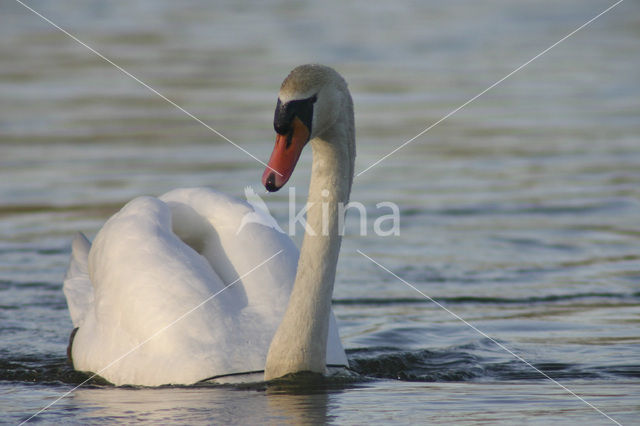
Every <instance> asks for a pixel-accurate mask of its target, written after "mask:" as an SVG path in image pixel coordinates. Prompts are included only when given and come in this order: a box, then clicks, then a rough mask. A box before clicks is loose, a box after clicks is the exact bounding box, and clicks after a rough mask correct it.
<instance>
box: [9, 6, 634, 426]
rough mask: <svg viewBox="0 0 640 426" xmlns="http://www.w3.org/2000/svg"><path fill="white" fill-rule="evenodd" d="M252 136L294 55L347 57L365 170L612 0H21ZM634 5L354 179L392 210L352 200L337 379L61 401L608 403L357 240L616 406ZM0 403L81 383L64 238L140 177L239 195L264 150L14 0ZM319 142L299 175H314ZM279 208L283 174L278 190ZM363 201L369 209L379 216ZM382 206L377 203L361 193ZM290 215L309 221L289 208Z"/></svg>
mask: <svg viewBox="0 0 640 426" xmlns="http://www.w3.org/2000/svg"><path fill="white" fill-rule="evenodd" d="M29 4H32V6H33V7H34V8H36V9H38V10H39V11H41V12H42V13H43V14H44V15H46V16H47V17H49V18H50V19H52V20H53V21H55V22H56V23H57V24H59V25H61V26H63V27H64V28H66V29H68V30H69V31H71V32H72V33H73V34H75V35H77V36H78V37H79V38H80V39H82V40H83V41H85V42H86V43H88V44H89V45H91V46H92V47H94V48H96V49H97V50H99V51H100V52H102V53H103V54H105V55H106V56H108V57H109V58H111V59H113V60H114V61H115V62H116V63H118V64H119V65H121V66H123V67H124V68H126V69H127V70H128V71H130V72H131V73H133V74H134V75H136V76H138V77H139V78H141V79H142V80H144V81H145V82H147V83H148V84H150V85H151V86H153V87H154V88H156V89H157V90H159V91H160V92H162V93H163V94H164V95H166V96H168V97H169V98H171V99H173V100H175V101H176V102H177V103H179V104H180V105H181V106H183V107H184V108H186V109H187V110H188V111H190V112H192V113H193V114H195V115H196V116H198V117H199V118H200V119H202V120H204V121H205V122H206V123H208V124H209V125H211V126H213V127H214V128H216V130H218V131H220V132H222V133H223V134H224V135H226V136H228V137H229V138H231V139H232V140H233V141H234V142H236V143H238V144H239V145H241V146H242V147H243V148H245V149H247V150H248V151H250V152H251V153H252V154H254V155H255V156H257V157H258V158H260V159H262V160H266V159H267V158H268V155H269V153H270V150H271V148H272V144H273V138H274V135H273V129H272V125H271V121H272V119H273V108H274V106H275V98H276V92H277V88H278V87H279V84H280V82H281V80H282V78H283V77H284V75H285V74H286V73H287V72H288V71H289V70H290V69H291V68H292V67H293V66H295V65H298V64H300V63H304V62H323V63H327V64H329V65H332V66H335V67H336V68H337V69H339V70H340V71H341V72H342V73H343V74H344V75H345V76H346V78H347V80H348V81H349V85H350V88H351V90H352V92H353V96H354V102H355V107H356V125H357V135H358V158H357V162H356V170H357V171H362V170H364V169H365V168H366V167H368V166H369V165H370V164H372V163H373V162H374V161H376V160H378V159H379V158H381V157H382V156H383V155H386V154H387V153H388V152H390V151H391V150H392V149H394V148H395V147H397V146H399V145H400V144H402V143H403V142H404V141H406V140H408V139H410V138H411V137H413V136H414V135H416V134H417V133H418V132H420V131H421V130H423V129H424V128H426V127H427V126H429V125H430V124H432V123H434V122H436V121H437V120H438V119H440V118H441V117H443V116H444V115H445V114H447V113H448V112H449V111H451V110H453V109H454V108H456V107H458V106H460V105H461V104H463V103H464V102H465V101H467V100H468V99H470V98H471V97H472V96H474V95H475V94H477V93H479V92H480V91H481V90H483V89H485V88H486V87H488V86H489V85H490V84H491V83H493V82H494V81H497V80H498V79H500V78H502V77H503V76H504V75H506V74H507V73H509V72H511V71H512V70H513V69H515V68H516V67H518V66H519V65H521V64H522V63H524V62H525V61H527V60H528V59H530V58H531V57H533V56H534V55H535V54H537V53H538V52H540V51H542V50H543V49H545V48H546V47H548V46H550V45H551V44H552V43H554V42H556V41H557V40H559V39H560V38H561V37H563V36H564V35H566V34H568V33H569V32H570V31H572V30H573V29H575V28H577V27H578V26H580V25H581V24H583V23H584V22H586V21H587V20H588V19H590V18H592V17H593V16H595V15H596V14H597V13H599V12H600V11H602V10H604V9H605V8H606V7H608V6H609V5H610V4H608V3H606V2H605V3H602V1H600V0H589V1H569V2H564V3H562V4H558V3H557V2H552V1H547V0H543V1H535V2H534V1H525V2H517V3H513V2H505V1H503V0H491V1H487V2H483V3H482V4H479V3H477V2H471V1H462V2H456V3H450V2H449V3H437V2H395V3H393V6H391V5H390V4H389V5H388V4H385V3H382V2H360V1H356V2H348V3H344V2H339V1H328V2H322V3H314V2H311V1H303V2H295V3H294V2H289V1H286V0H283V1H276V0H274V1H267V2H261V3H258V2H249V1H240V2H237V1H236V2H223V3H220V2H217V3H216V4H215V5H213V4H211V2H207V1H202V0H194V1H190V2H188V3H176V2H170V1H149V0H136V1H132V2H127V3H117V2H103V1H98V0H90V1H85V2H70V1H67V0H65V1H55V2H54V1H50V0H41V1H37V2H32V3H29ZM638 16H640V10H639V7H638V4H637V3H634V2H623V3H621V4H620V5H619V6H618V7H616V8H615V9H613V10H612V11H610V12H609V13H608V14H606V15H604V16H603V17H601V18H600V19H598V20H597V21H595V22H594V23H593V24H591V25H590V26H589V27H587V28H585V29H584V30H582V31H580V32H579V33H577V34H575V35H574V36H573V37H571V38H570V39H568V40H566V41H565V42H563V43H562V44H560V45H558V46H557V47H556V48H554V49H553V50H552V51H550V52H549V53H547V54H545V55H544V56H542V57H540V58H539V59H538V60H536V61H535V62H533V63H531V64H530V65H529V66H527V67H526V68H524V69H523V70H521V71H520V72H518V73H517V74H515V75H514V76H512V77H511V78H510V79H508V80H506V81H504V82H503V83H502V84H501V85H499V86H498V87H496V88H494V89H493V90H492V91H490V92H488V93H486V94H485V95H483V96H482V97H481V98H479V99H478V100H477V101H475V102H473V103H471V104H469V105H468V106H467V107H465V108H464V109H462V110H460V111H459V112H458V113H456V114H455V115H454V116H452V117H450V118H449V119H448V120H446V121H444V122H442V123H441V124H439V125H438V126H436V127H435V128H433V129H432V130H430V131H429V132H427V133H426V134H425V135H423V136H422V137H421V138H419V139H418V140H416V141H414V142H413V143H411V144H410V145H409V146H407V147H405V148H403V149H402V150H400V151H398V152H397V153H396V154H394V155H393V156H391V157H389V158H388V159H386V160H385V161H384V162H382V163H381V164H380V165H379V166H376V167H374V168H372V169H371V170H369V171H367V172H366V173H364V174H362V175H361V176H360V177H358V178H356V179H355V182H354V189H353V194H352V199H353V200H355V201H359V202H362V203H363V204H364V205H365V206H367V209H368V210H370V211H376V209H375V205H376V203H378V202H381V201H392V202H394V203H396V204H397V205H399V206H400V209H401V227H400V231H401V234H400V236H397V237H393V238H388V237H387V238H380V237H376V236H374V235H369V236H367V237H361V236H359V235H358V224H357V223H356V217H355V215H354V216H353V217H351V218H348V220H347V235H346V236H345V239H344V242H343V250H342V253H341V258H340V264H339V270H338V279H337V280H338V281H337V283H336V289H335V294H334V298H335V311H336V315H337V317H338V321H339V322H340V327H341V335H342V338H343V342H344V344H345V347H346V348H348V355H349V358H350V360H351V363H352V367H353V368H354V369H356V370H357V371H358V372H359V373H360V374H362V375H363V376H368V377H369V378H365V377H363V378H362V380H361V381H359V382H357V383H351V384H349V385H345V386H338V387H332V386H329V387H328V388H320V389H318V388H317V387H316V388H314V387H311V389H312V390H313V391H309V389H308V388H305V389H295V390H293V389H287V390H282V389H276V388H270V389H268V390H265V389H264V387H262V388H260V387H258V388H254V389H246V388H237V387H195V388H161V389H137V388H124V389H115V388H111V387H104V386H100V385H99V384H93V385H92V386H90V387H85V386H83V387H81V388H79V389H78V390H76V391H74V392H73V393H72V395H71V396H70V397H69V398H66V399H64V400H62V401H60V402H59V403H57V404H55V405H54V406H53V407H51V409H50V410H48V411H47V412H45V413H43V414H42V416H41V417H40V419H42V420H44V421H47V422H60V421H66V420H68V419H70V418H72V419H74V420H77V421H78V422H79V423H85V422H101V421H110V422H127V423H128V422H132V421H140V420H141V421H148V422H149V423H152V422H153V423H170V422H173V423H198V422H202V423H231V422H234V423H254V422H261V423H266V422H271V423H296V424H297V423H304V422H309V423H325V422H338V423H356V424H362V423H367V422H374V421H375V422H380V421H385V422H405V423H412V422H413V423H415V422H444V421H447V422H451V421H457V422H464V423H476V422H478V423H480V422H490V423H500V422H504V423H513V422H520V421H526V422H529V423H541V424H548V423H549V422H552V421H553V422H554V423H559V422H565V423H576V422H587V423H588V424H592V423H595V422H600V421H602V422H606V421H607V420H606V418H605V417H603V416H601V415H599V414H598V413H597V412H595V411H594V410H592V409H591V408H589V407H588V406H586V405H585V404H583V403H581V402H580V401H579V400H577V399H576V398H575V397H573V396H571V395H568V394H567V393H565V392H564V391H563V390H562V389H560V388H559V387H557V386H556V385H554V384H553V383H550V382H548V381H547V380H545V379H542V378H540V377H538V376H537V375H536V374H535V372H532V371H531V370H529V369H528V368H527V367H526V366H525V365H523V364H520V363H518V362H517V361H515V360H514V359H513V357H511V356H510V355H509V354H507V353H505V352H504V351H502V350H501V349H500V348H498V347H496V346H495V345H493V344H492V343H491V342H490V341H487V340H486V339H484V338H483V337H481V336H479V335H478V334H476V333H475V332H473V330H470V329H469V328H468V326H466V325H464V324H462V323H461V322H459V321H458V320H456V319H454V318H452V317H451V316H449V315H448V314H447V313H446V312H444V311H443V310H442V309H440V308H438V307H437V306H435V305H433V304H432V303H429V302H428V301H426V300H424V299H423V298H422V297H421V296H420V295H419V294H417V293H415V292H414V291H413V290H411V289H410V288H408V287H406V286H405V285H404V284H402V283H401V282H397V281H396V280H395V279H393V277H391V276H389V275H388V274H387V273H386V272H384V271H382V270H381V269H379V268H378V267H377V266H375V265H373V264H371V263H370V262H368V261H367V260H366V259H364V258H362V256H360V255H359V254H358V253H357V252H356V249H359V250H362V251H363V252H365V253H367V254H368V255H370V256H372V257H373V258H375V259H377V260H379V261H380V262H381V263H382V264H384V265H386V266H387V267H389V268H390V269H392V270H393V271H394V272H395V273H397V274H398V275H399V276H401V277H402V278H403V279H405V280H407V281H408V282H410V283H412V284H413V285H415V286H416V287H417V288H419V289H420V290H421V291H423V292H424V293H426V294H428V295H430V296H431V297H433V298H434V299H436V300H438V301H439V302H440V303H442V304H444V305H445V306H447V308H449V309H451V310H452V311H454V312H456V313H457V314H458V315H460V316H461V317H463V318H465V319H466V320H468V321H470V322H472V323H473V324H474V325H476V326H477V327H478V328H479V329H481V330H483V331H484V332H486V333H488V334H489V335H491V336H492V337H494V338H496V339H497V340H498V341H500V342H501V343H502V344H504V345H506V346H508V347H509V348H511V349H513V350H514V351H515V352H516V353H518V354H520V355H522V356H523V357H524V358H526V359H527V360H528V361H531V362H532V364H533V365H535V366H536V367H537V368H540V369H541V370H543V371H545V373H547V374H549V375H550V376H551V377H554V378H556V379H558V380H561V381H562V382H563V383H564V384H566V385H567V386H568V387H570V388H571V389H572V390H574V391H576V392H577V393H579V394H581V395H583V396H584V397H585V398H586V399H588V400H589V401H590V402H592V403H594V405H596V406H598V407H599V408H601V409H602V410H603V411H605V412H607V413H609V414H611V415H612V416H613V417H615V418H616V419H617V420H620V421H622V422H623V423H624V422H628V423H632V422H633V420H635V418H636V417H637V411H638V407H637V400H638V379H639V378H640V366H639V364H638V362H637V353H638V350H639V345H640V335H639V334H638V324H639V321H638V315H639V313H640V293H639V291H640V288H639V286H638V283H640V257H639V256H638V253H639V252H640V227H639V225H638V224H639V222H638V218H639V217H640V201H639V200H640V140H639V139H638V135H639V134H640V121H639V120H638V111H640V85H639V84H638V80H637V71H638V69H639V68H640V55H638V46H640V40H639V37H640V31H639V30H638V29H639V28H640V21H638V18H637V17H638ZM0 36H1V37H0V99H2V102H0V200H1V202H0V236H1V238H0V341H2V345H0V394H1V395H2V398H0V411H2V412H5V413H9V416H10V417H9V419H10V420H9V421H19V420H20V419H24V418H26V417H28V416H29V415H31V414H33V413H34V412H35V411H37V410H38V409H40V408H41V407H43V406H45V405H46V404H48V403H50V402H52V401H53V400H55V399H56V398H58V397H59V396H60V395H61V394H63V393H64V392H67V391H68V390H70V389H72V387H73V386H75V385H76V384H78V383H80V382H81V381H82V380H83V378H84V376H82V375H81V374H79V373H73V372H71V371H70V370H69V368H68V367H66V365H65V363H64V360H63V359H62V357H63V356H64V353H65V348H66V342H67V338H68V333H69V331H70V329H71V323H70V320H69V318H68V313H67V310H66V303H65V301H64V297H63V294H62V291H61V282H62V277H63V275H64V271H65V268H66V265H67V262H68V253H69V243H70V240H71V238H72V236H73V233H74V232H76V231H78V230H80V231H84V232H86V233H87V234H88V235H90V236H92V235H95V233H96V232H97V230H98V229H99V227H100V226H101V225H102V223H103V222H104V220H105V219H106V218H107V217H109V216H110V215H111V214H113V213H114V212H115V211H117V210H118V209H119V208H120V207H121V206H122V205H123V204H124V203H125V202H126V201H127V200H129V199H131V198H133V197H135V196H138V195H141V194H152V195H157V194H162V193H164V192H166V191H167V190H169V189H171V188H175V187H181V186H198V185H211V186H215V187H216V188H218V189H221V190H223V191H226V192H228V193H231V194H235V195H237V196H242V191H243V188H244V186H246V185H252V186H253V187H254V188H258V187H259V185H260V183H259V179H260V175H261V170H262V166H261V165H260V164H259V163H257V162H256V161H254V160H253V159H252V158H250V157H248V156H246V155H245V154H244V153H242V152H240V151H238V150H237V149H236V148H235V147H233V146H232V145H230V144H228V143H227V142H225V141H223V140H221V139H220V138H219V137H218V136H216V135H215V134H213V133H211V132H210V131H209V130H208V129H206V128H205V127H204V126H202V125H201V124H199V123H197V122H196V121H194V120H193V119H190V118H189V117H187V116H185V115H184V114H183V113H182V112H180V111H179V110H177V109H176V108H174V107H173V106H171V105H169V104H168V103H167V102H165V101H164V100H162V99H160V98H159V97H158V96H156V95H154V94H153V93H151V92H150V91H149V90H147V89H145V88H144V87H142V86H140V85H139V84H138V83H136V82H135V81H133V80H131V79H130V78H128V77H127V76H125V75H124V74H122V73H121V72H119V71H118V70H116V69H114V68H113V67H112V66H111V65H109V64H107V63H105V62H104V61H102V60H101V59H99V58H97V57H96V56H95V55H93V54H91V52H89V51H87V49H85V48H83V47H82V46H79V45H78V44H77V43H75V42H73V41H72V40H70V39H69V38H68V37H67V36H65V35H64V34H61V33H60V32H59V31H57V30H55V29H54V28H52V27H51V26H50V25H49V24H47V23H46V22H43V21H42V20H41V19H39V18H38V17H37V16H34V15H33V14H32V13H31V12H29V11H28V10H26V9H25V8H24V7H22V6H20V5H19V4H18V3H17V2H11V1H6V2H3V3H2V4H0ZM309 167H310V153H308V152H307V153H305V154H303V157H302V158H301V162H300V165H299V169H298V170H297V171H296V173H295V174H294V176H293V177H292V179H291V181H290V184H291V186H294V187H296V188H297V194H298V195H299V197H300V199H299V200H298V203H297V204H298V205H302V202H303V201H302V200H303V197H304V194H305V192H306V187H307V186H306V185H307V184H308V169H309ZM264 199H265V201H266V202H267V203H268V204H269V208H270V209H271V211H272V213H274V215H275V216H276V218H277V219H278V220H279V222H280V223H281V224H285V223H286V221H287V215H288V206H287V201H288V197H287V194H286V193H282V194H280V193H277V194H271V195H269V196H265V198H264ZM370 219H371V218H370ZM371 220H373V219H371ZM296 234H297V235H301V234H302V232H297V233H296Z"/></svg>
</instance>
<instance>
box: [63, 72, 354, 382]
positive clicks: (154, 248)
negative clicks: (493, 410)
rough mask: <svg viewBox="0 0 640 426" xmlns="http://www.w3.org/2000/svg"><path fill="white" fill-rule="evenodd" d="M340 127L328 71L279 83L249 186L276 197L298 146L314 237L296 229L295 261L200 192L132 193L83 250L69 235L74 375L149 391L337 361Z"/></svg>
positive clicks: (336, 81)
mask: <svg viewBox="0 0 640 426" xmlns="http://www.w3.org/2000/svg"><path fill="white" fill-rule="evenodd" d="M353 123H354V122H353V105H352V101H351V96H350V94H349V91H348V89H347V85H346V83H345V82H344V80H343V79H342V77H341V76H340V75H339V74H338V73H337V72H335V71H334V70H333V69H331V68H328V67H325V66H321V65H303V66H300V67H297V68H295V69H294V70H293V71H292V72H291V73H290V74H289V76H288V77H287V78H286V79H285V81H284V82H283V83H282V87H281V89H280V93H279V98H278V104H277V106H276V113H275V117H274V128H275V130H276V132H277V137H276V144H275V148H274V151H273V153H272V155H271V159H270V160H269V168H267V169H266V170H265V173H264V175H263V179H262V180H263V184H264V185H265V187H266V188H267V189H268V190H269V191H276V190H278V189H280V188H281V187H282V186H283V185H284V184H285V183H286V181H287V180H288V179H289V177H290V176H291V173H292V172H293V169H294V167H295V165H296V162H297V160H298V157H299V156H300V152H301V151H302V148H303V147H304V146H305V144H306V143H307V142H308V141H310V142H311V146H312V149H313V166H312V172H311V173H312V174H311V176H312V177H311V184H310V188H309V202H310V203H315V204H313V205H312V206H311V207H310V208H309V209H308V211H307V223H308V224H309V226H310V228H311V231H314V230H315V235H313V233H312V232H311V231H310V230H309V229H308V232H307V233H306V234H305V237H304V241H303V243H302V249H301V252H300V255H299V256H298V251H297V249H296V247H295V246H294V244H293V242H292V241H291V239H290V238H289V237H288V236H286V235H285V234H282V233H280V232H278V231H277V230H276V229H273V228H272V227H266V226H263V225H261V224H258V223H245V224H244V227H243V229H242V231H241V232H239V233H237V230H238V229H239V227H240V225H241V220H242V218H243V217H244V216H245V215H246V214H250V213H252V212H253V211H254V210H253V209H252V208H251V206H250V205H249V204H247V203H245V202H243V201H240V200H237V199H235V198H232V197H230V196H228V195H225V194H222V193H220V192H217V191H214V190H212V189H206V188H192V189H177V190H174V191H171V192H169V193H167V194H165V195H163V196H161V197H159V198H153V197H140V198H136V199H134V200H133V201H131V202H129V203H128V204H127V205H125V206H124V207H123V208H122V210H121V211H120V212H118V213H117V214H115V215H114V216H113V217H111V218H110V219H109V220H108V221H107V222H106V223H105V225H104V226H103V228H102V229H101V230H100V232H99V233H98V235H97V236H96V238H95V240H94V242H93V244H92V245H91V244H90V243H89V241H88V240H86V238H84V236H82V235H79V236H78V237H76V239H75V240H74V242H73V249H72V257H71V263H70V266H69V270H68V271H67V276H66V277H65V281H64V292H65V295H66V297H67V303H68V305H69V311H70V314H71V319H72V322H73V325H74V327H76V329H75V330H74V333H73V334H72V337H71V339H70V347H69V354H70V357H71V358H72V362H73V365H74V368H75V369H77V370H82V371H90V372H94V373H97V374H99V375H101V376H102V377H104V378H105V379H107V380H109V381H110V382H112V383H114V384H116V385H124V384H132V385H147V386H156V385H162V384H191V383H195V382H198V381H201V380H205V379H207V378H210V377H212V376H224V375H232V374H235V373H248V372H253V371H260V372H262V371H264V376H263V377H264V379H265V380H269V379H272V378H276V377H280V376H283V375H286V374H288V373H295V372H300V371H312V372H319V373H325V372H326V368H327V365H331V364H335V365H341V366H348V361H347V358H346V355H345V353H344V349H343V348H342V344H341V343H340V338H339V335H338V330H337V326H336V322H335V319H334V318H333V313H332V310H331V296H332V292H333V283H334V277H335V271H336V263H337V260H338V252H339V250H340V242H341V237H340V235H339V232H338V223H339V221H338V215H339V210H338V204H339V203H341V202H342V203H346V202H347V201H348V198H349V193H350V190H351V182H352V180H353V164H354V158H355V134H354V125H353ZM276 172H277V173H276ZM322 204H323V205H324V206H325V207H322V206H321V205H322ZM327 206H328V209H327ZM323 213H324V214H325V217H324V218H323ZM274 255H275V256H274ZM268 259H270V260H268ZM266 260H268V261H267V262H265V261H266ZM262 263H263V264H262ZM259 265H261V266H259ZM254 269H255V270H254ZM239 278H240V279H239ZM230 284H233V285H230ZM226 286H228V287H226ZM214 294H215V295H216V296H215V297H213V298H211V296H212V295H214ZM207 299H210V300H208V301H207V302H206V303H202V302H204V301H205V300H207ZM195 307H197V308H196V309H193V308H195Z"/></svg>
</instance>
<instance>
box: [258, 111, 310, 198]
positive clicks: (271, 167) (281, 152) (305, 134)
mask: <svg viewBox="0 0 640 426" xmlns="http://www.w3.org/2000/svg"><path fill="white" fill-rule="evenodd" d="M308 141H309V129H308V128H307V126H305V125H304V124H303V123H302V121H300V119H299V118H298V117H294V119H293V121H292V122H291V130H290V131H289V133H287V134H286V135H281V134H279V133H278V135H277V136H276V146H275V147H274V148H273V152H272V153H271V158H270V159H269V164H268V166H267V168H266V169H265V171H264V173H263V174H262V184H263V185H264V187H265V188H267V191H269V192H275V191H277V190H279V189H280V188H282V187H283V186H284V184H285V183H287V181H288V180H289V178H290V177H291V174H292V173H293V169H295V167H296V163H297V162H298V158H300V154H301V153H302V148H304V146H305V145H306V144H307V142H308Z"/></svg>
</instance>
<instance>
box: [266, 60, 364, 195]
mask: <svg viewBox="0 0 640 426" xmlns="http://www.w3.org/2000/svg"><path fill="white" fill-rule="evenodd" d="M350 99H351V98H350V95H349V92H348V90H347V83H346V82H345V81H344V79H343V78H342V76H340V74H338V72H336V71H335V70H334V69H333V68H330V67H327V66H324V65H317V64H309V65H300V66H298V67H296V68H294V69H293V70H292V71H291V72H290V73H289V75H288V76H287V78H285V79H284V81H283V82H282V86H281V87H280V92H279V94H278V102H277V104H276V111H275V114H274V118H273V127H274V129H275V131H276V144H275V147H274V149H273V152H272V153H271V158H270V159H269V165H268V167H267V168H266V169H265V171H264V174H263V175H262V184H263V185H264V186H265V188H266V189H267V191H270V192H274V191H277V190H279V189H280V188H282V187H283V186H284V184H285V183H287V181H288V180H289V178H290V177H291V174H292V173H293V169H294V168H295V166H296V163H297V162H298V159H299V158H300V154H301V153H302V149H303V148H304V147H305V145H306V144H307V142H309V141H310V140H311V139H313V138H315V137H316V136H319V135H321V134H322V133H323V132H325V131H326V130H327V129H329V128H331V127H332V126H333V124H334V123H335V122H336V120H337V119H338V117H339V115H340V113H341V112H343V110H344V105H345V104H346V103H347V102H350Z"/></svg>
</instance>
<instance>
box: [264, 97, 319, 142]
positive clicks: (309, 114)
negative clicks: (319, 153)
mask: <svg viewBox="0 0 640 426" xmlns="http://www.w3.org/2000/svg"><path fill="white" fill-rule="evenodd" d="M317 100H318V95H313V96H311V97H309V98H306V99H296V100H294V101H289V102H286V103H282V101H281V100H280V98H278V103H277V104H276V112H275V114H274V117H273V128H274V129H275V131H276V133H278V134H280V135H286V134H287V133H289V132H290V131H291V123H292V122H293V119H294V117H298V118H299V119H300V121H302V123H303V124H304V125H305V126H307V128H308V129H309V133H311V121H312V119H313V104H314V103H315V102H316V101H317Z"/></svg>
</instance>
